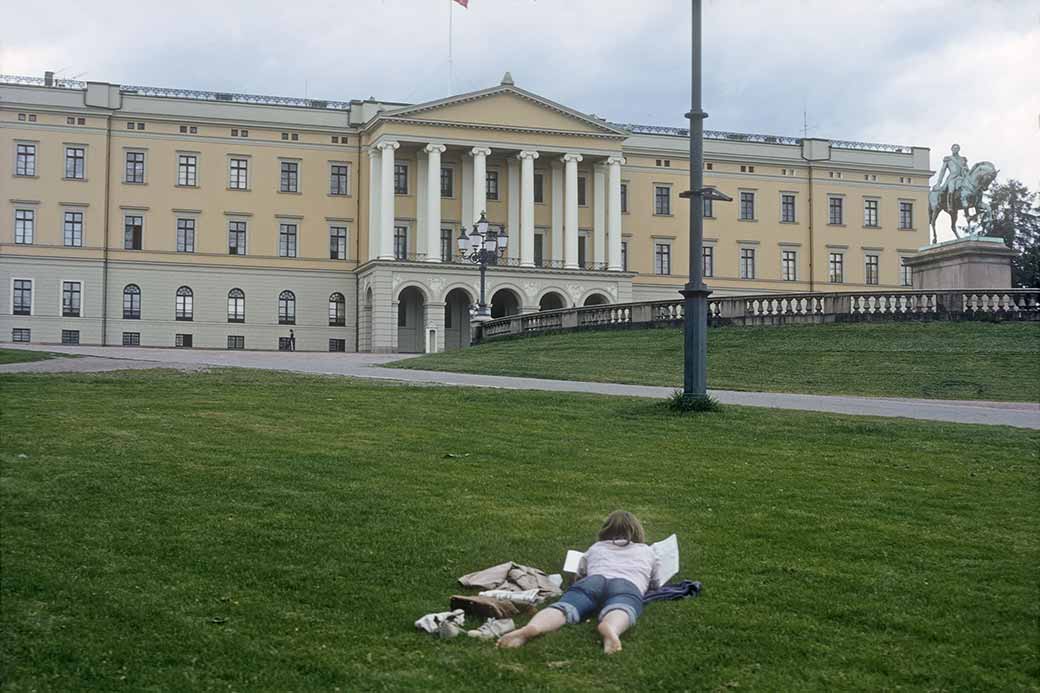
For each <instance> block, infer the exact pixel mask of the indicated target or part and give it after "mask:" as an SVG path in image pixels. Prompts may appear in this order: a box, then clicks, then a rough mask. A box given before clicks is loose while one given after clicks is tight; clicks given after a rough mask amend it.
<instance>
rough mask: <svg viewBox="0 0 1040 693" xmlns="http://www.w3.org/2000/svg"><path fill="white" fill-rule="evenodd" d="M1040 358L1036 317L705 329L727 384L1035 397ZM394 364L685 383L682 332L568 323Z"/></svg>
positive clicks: (720, 383) (717, 374)
mask: <svg viewBox="0 0 1040 693" xmlns="http://www.w3.org/2000/svg"><path fill="white" fill-rule="evenodd" d="M1038 360H1040V323H981V322H961V323H950V322H929V323H919V322H906V323H873V324H867V323H859V324H845V325H805V326H785V327H732V328H730V327H727V328H719V329H712V330H710V331H709V333H708V384H709V386H710V387H713V388H716V389H722V390H750V391H771V392H803V393H813V394H849V395H873V396H890V397H923V398H934V399H980V400H999V401H1033V402H1036V401H1040V368H1037V367H1036V364H1037V362H1038ZM390 365H392V366H394V367H398V368H415V369H427V370H440V371H459V372H467V373H485V374H492V375H517V376H529V377H536V378H558V379H563V380H591V381H598V382H615V383H631V384H640V385H673V386H676V387H681V386H682V368H683V353H682V332H681V331H680V330H678V329H674V328H669V329H658V330H625V331H609V332H582V333H573V332H572V333H568V334H557V335H549V336H545V337H530V338H527V339H515V340H510V341H502V342H492V343H488V344H484V345H481V346H479V347H475V348H471V349H465V350H462V351H456V352H446V353H441V354H431V355H429V356H422V357H419V358H414V359H408V360H405V361H399V362H396V363H394V364H390Z"/></svg>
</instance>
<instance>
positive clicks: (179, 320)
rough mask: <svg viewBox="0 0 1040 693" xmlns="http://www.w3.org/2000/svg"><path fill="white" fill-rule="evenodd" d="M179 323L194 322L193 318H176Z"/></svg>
mask: <svg viewBox="0 0 1040 693" xmlns="http://www.w3.org/2000/svg"><path fill="white" fill-rule="evenodd" d="M174 320H176V321H177V322H193V319H192V318H174Z"/></svg>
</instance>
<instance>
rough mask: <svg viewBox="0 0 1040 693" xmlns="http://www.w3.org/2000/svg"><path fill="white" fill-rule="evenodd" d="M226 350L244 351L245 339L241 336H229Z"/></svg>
mask: <svg viewBox="0 0 1040 693" xmlns="http://www.w3.org/2000/svg"><path fill="white" fill-rule="evenodd" d="M227 348H228V349H245V348H246V338H245V337H243V336H241V335H232V334H229V335H228V338H227Z"/></svg>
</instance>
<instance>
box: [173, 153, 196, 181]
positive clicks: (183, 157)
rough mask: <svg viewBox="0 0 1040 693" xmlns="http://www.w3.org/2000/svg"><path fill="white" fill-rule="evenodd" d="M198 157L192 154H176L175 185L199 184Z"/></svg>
mask: <svg viewBox="0 0 1040 693" xmlns="http://www.w3.org/2000/svg"><path fill="white" fill-rule="evenodd" d="M198 174H199V158H198V157H197V156H195V155H194V154H179V155H177V185H186V186H189V187H194V186H196V185H198V184H199V175H198Z"/></svg>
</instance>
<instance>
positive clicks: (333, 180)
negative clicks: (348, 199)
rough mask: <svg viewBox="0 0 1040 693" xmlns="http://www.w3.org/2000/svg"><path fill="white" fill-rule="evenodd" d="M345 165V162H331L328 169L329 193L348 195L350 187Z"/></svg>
mask: <svg viewBox="0 0 1040 693" xmlns="http://www.w3.org/2000/svg"><path fill="white" fill-rule="evenodd" d="M347 170H348V169H347V165H346V164H332V167H331V168H330V171H329V194H330V195H349V194H350V189H349V188H348V187H347V186H348V180H347Z"/></svg>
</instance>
